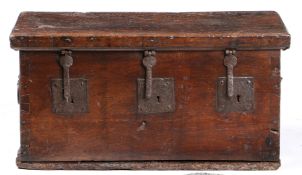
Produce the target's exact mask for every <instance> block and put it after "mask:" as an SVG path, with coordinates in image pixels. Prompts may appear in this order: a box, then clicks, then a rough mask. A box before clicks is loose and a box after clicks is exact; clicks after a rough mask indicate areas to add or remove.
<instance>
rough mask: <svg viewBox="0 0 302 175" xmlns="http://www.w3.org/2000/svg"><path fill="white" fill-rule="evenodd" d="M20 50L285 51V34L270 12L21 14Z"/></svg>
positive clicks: (15, 44)
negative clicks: (229, 49)
mask: <svg viewBox="0 0 302 175" xmlns="http://www.w3.org/2000/svg"><path fill="white" fill-rule="evenodd" d="M10 39H11V47H12V48H15V49H21V50H25V49H26V50H41V49H42V50H46V49H47V50H51V49H62V48H73V49H145V48H157V49H198V50H200V49H203V50H213V49H216V50H218V49H220V50H221V49H225V48H236V49H280V48H282V49H286V48H288V47H289V44H290V35H289V34H288V32H287V31H286V28H285V26H284V24H283V22H282V20H281V18H280V16H279V15H278V14H277V13H276V12H204V13H70V12H69V13H61V12H57V13H54V12H24V13H21V15H20V16H19V18H18V21H17V23H16V26H15V28H14V29H13V31H12V33H11V36H10Z"/></svg>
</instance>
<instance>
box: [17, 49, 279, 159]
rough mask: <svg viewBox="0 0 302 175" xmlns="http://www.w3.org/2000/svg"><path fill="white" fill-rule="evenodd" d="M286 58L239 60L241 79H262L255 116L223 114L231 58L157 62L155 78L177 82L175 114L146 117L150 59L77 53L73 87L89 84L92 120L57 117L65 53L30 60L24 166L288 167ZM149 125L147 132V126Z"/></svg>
mask: <svg viewBox="0 0 302 175" xmlns="http://www.w3.org/2000/svg"><path fill="white" fill-rule="evenodd" d="M279 53H280V51H279V50H267V51H238V52H237V57H238V65H237V66H236V67H235V68H234V74H235V76H252V77H254V78H255V80H254V81H255V82H254V86H255V110H254V111H253V112H247V113H245V112H242V113H239V112H232V113H219V112H217V111H216V81H217V78H218V77H221V76H225V74H226V71H225V66H224V65H223V58H224V52H223V51H207V52H203V51H195V52H192V51H190V52H189V51H175V52H172V51H166V52H164V51H162V52H160V51H159V52H157V64H156V66H154V68H153V76H154V77H163V78H164V77H174V79H175V96H176V110H175V112H172V113H162V114H152V115H140V114H138V113H137V97H136V94H137V92H136V87H137V82H136V81H137V78H144V76H145V69H144V67H143V66H142V63H141V61H142V57H143V53H142V52H88V51H74V52H73V54H72V55H73V58H74V65H73V66H72V67H71V68H70V73H71V77H72V78H77V77H78V78H86V79H88V97H89V98H88V99H89V100H88V101H89V113H86V114H82V115H72V116H62V115H57V114H55V113H53V112H52V104H51V99H52V97H51V88H50V81H51V79H52V78H60V77H61V73H62V72H61V68H60V66H59V65H58V63H57V58H58V53H57V52H50V51H48V52H46V51H43V52H42V51H41V52H37V51H21V55H20V56H21V59H20V61H21V68H20V70H21V76H20V97H21V99H20V103H21V105H20V106H21V140H22V141H21V144H22V146H21V157H20V159H21V161H129V160H233V161H243V160H244V161H279V99H280V71H279V70H280V65H279V64H280V63H279ZM143 123H145V124H146V125H143Z"/></svg>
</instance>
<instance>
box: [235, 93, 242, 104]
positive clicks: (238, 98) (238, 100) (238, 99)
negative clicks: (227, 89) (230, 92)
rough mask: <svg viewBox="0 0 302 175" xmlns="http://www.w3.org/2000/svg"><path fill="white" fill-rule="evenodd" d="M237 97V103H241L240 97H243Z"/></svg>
mask: <svg viewBox="0 0 302 175" xmlns="http://www.w3.org/2000/svg"><path fill="white" fill-rule="evenodd" d="M236 97H237V102H238V103H240V97H241V96H240V95H237V96H236Z"/></svg>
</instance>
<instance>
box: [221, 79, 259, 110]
mask: <svg viewBox="0 0 302 175" xmlns="http://www.w3.org/2000/svg"><path fill="white" fill-rule="evenodd" d="M216 101H217V105H216V110H217V111H218V112H224V113H227V112H251V111H253V110H254V107H255V104H254V103H255V102H254V78H253V77H234V95H233V96H232V97H229V96H228V95H227V78H226V77H219V78H218V80H217V98H216Z"/></svg>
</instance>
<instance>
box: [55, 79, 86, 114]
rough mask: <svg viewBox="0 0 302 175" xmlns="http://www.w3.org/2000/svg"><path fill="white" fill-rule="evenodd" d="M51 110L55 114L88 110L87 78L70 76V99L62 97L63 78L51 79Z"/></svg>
mask: <svg viewBox="0 0 302 175" xmlns="http://www.w3.org/2000/svg"><path fill="white" fill-rule="evenodd" d="M51 91H52V110H53V112H54V113H57V114H74V113H86V112H88V104H87V79H84V78H70V97H71V99H70V101H69V102H67V101H66V100H65V99H64V98H63V95H62V94H63V80H62V79H52V80H51Z"/></svg>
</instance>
